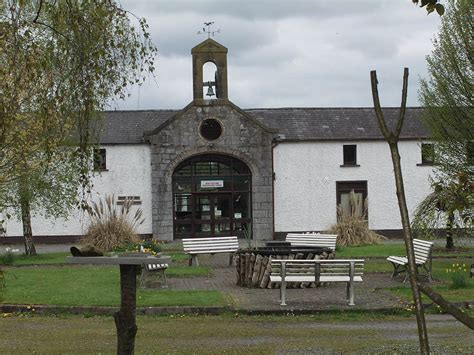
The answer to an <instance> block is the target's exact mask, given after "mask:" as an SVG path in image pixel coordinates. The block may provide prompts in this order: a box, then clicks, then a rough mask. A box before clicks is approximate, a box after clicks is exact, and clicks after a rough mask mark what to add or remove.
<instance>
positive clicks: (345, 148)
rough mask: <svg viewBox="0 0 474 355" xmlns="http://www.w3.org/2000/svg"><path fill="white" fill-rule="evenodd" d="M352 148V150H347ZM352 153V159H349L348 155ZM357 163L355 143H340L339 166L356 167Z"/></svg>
mask: <svg viewBox="0 0 474 355" xmlns="http://www.w3.org/2000/svg"><path fill="white" fill-rule="evenodd" d="M350 148H352V149H353V151H352V150H351V151H349V149H350ZM352 154H353V155H354V159H353V160H350V161H349V159H348V158H349V155H352ZM358 166H360V165H359V164H357V144H343V145H342V165H341V167H358Z"/></svg>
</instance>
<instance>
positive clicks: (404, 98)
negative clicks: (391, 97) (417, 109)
mask: <svg viewBox="0 0 474 355" xmlns="http://www.w3.org/2000/svg"><path fill="white" fill-rule="evenodd" d="M407 93H408V68H405V69H404V70H403V89H402V102H401V104H400V114H399V116H398V122H397V128H396V129H395V133H394V134H395V136H396V137H397V138H398V137H400V132H401V130H402V127H403V121H405V111H406V108H407Z"/></svg>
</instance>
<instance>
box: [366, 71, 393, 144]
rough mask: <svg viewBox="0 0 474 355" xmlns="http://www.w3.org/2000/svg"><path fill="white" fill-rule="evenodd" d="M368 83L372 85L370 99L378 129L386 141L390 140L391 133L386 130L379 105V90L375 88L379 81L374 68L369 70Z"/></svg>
mask: <svg viewBox="0 0 474 355" xmlns="http://www.w3.org/2000/svg"><path fill="white" fill-rule="evenodd" d="M370 83H371V86H372V99H373V101H374V110H375V115H376V116H377V122H378V124H379V127H380V130H381V131H382V134H383V136H384V137H385V139H387V140H388V141H392V140H393V137H392V133H391V132H390V131H389V130H388V128H387V125H386V124H385V119H384V116H383V112H382V108H381V106H380V99H379V91H378V89H377V85H378V83H379V82H378V80H377V71H376V70H372V71H371V72H370Z"/></svg>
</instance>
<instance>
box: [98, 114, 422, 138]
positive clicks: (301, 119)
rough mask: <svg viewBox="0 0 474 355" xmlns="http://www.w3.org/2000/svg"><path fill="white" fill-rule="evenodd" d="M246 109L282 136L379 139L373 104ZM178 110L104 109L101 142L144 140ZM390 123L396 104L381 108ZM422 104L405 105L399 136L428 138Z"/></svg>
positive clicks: (392, 122)
mask: <svg viewBox="0 0 474 355" xmlns="http://www.w3.org/2000/svg"><path fill="white" fill-rule="evenodd" d="M244 111H245V112H247V113H249V114H250V115H252V116H254V117H255V118H257V119H258V120H260V121H261V122H262V123H263V124H265V125H266V126H267V127H269V128H274V129H278V131H279V135H280V138H281V139H282V140H295V141H304V140H373V139H382V138H383V137H382V134H381V132H380V129H379V127H378V125H377V120H376V117H375V113H374V109H373V108H256V109H246V110H244ZM177 112H179V111H178V110H149V111H106V112H104V113H103V115H104V121H103V124H102V129H101V135H100V141H101V143H102V144H133V143H141V142H143V132H144V131H150V130H153V129H154V128H156V127H158V126H159V125H160V124H162V123H163V122H165V121H166V120H168V119H169V118H171V117H172V116H173V115H175V114H176V113H177ZM383 112H384V115H385V117H386V120H387V122H388V125H389V127H393V126H394V124H395V122H396V120H397V118H398V114H399V109H398V108H384V109H383ZM421 113H422V108H407V110H406V115H405V123H404V126H403V129H402V134H401V138H405V139H410V138H411V139H419V138H427V137H428V132H427V130H426V129H425V128H424V126H423V124H422V121H421Z"/></svg>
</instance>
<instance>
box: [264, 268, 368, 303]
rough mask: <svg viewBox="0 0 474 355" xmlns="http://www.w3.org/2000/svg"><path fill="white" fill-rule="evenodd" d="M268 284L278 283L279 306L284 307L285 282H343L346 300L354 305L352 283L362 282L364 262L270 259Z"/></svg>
mask: <svg viewBox="0 0 474 355" xmlns="http://www.w3.org/2000/svg"><path fill="white" fill-rule="evenodd" d="M271 266H272V272H271V274H270V282H280V283H281V285H280V305H282V306H286V283H287V282H316V283H318V282H345V283H346V284H347V289H346V299H347V301H348V304H349V306H353V305H354V282H360V281H362V275H363V273H364V260H358V259H354V260H352V259H351V260H301V259H296V260H289V259H283V260H282V259H271Z"/></svg>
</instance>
